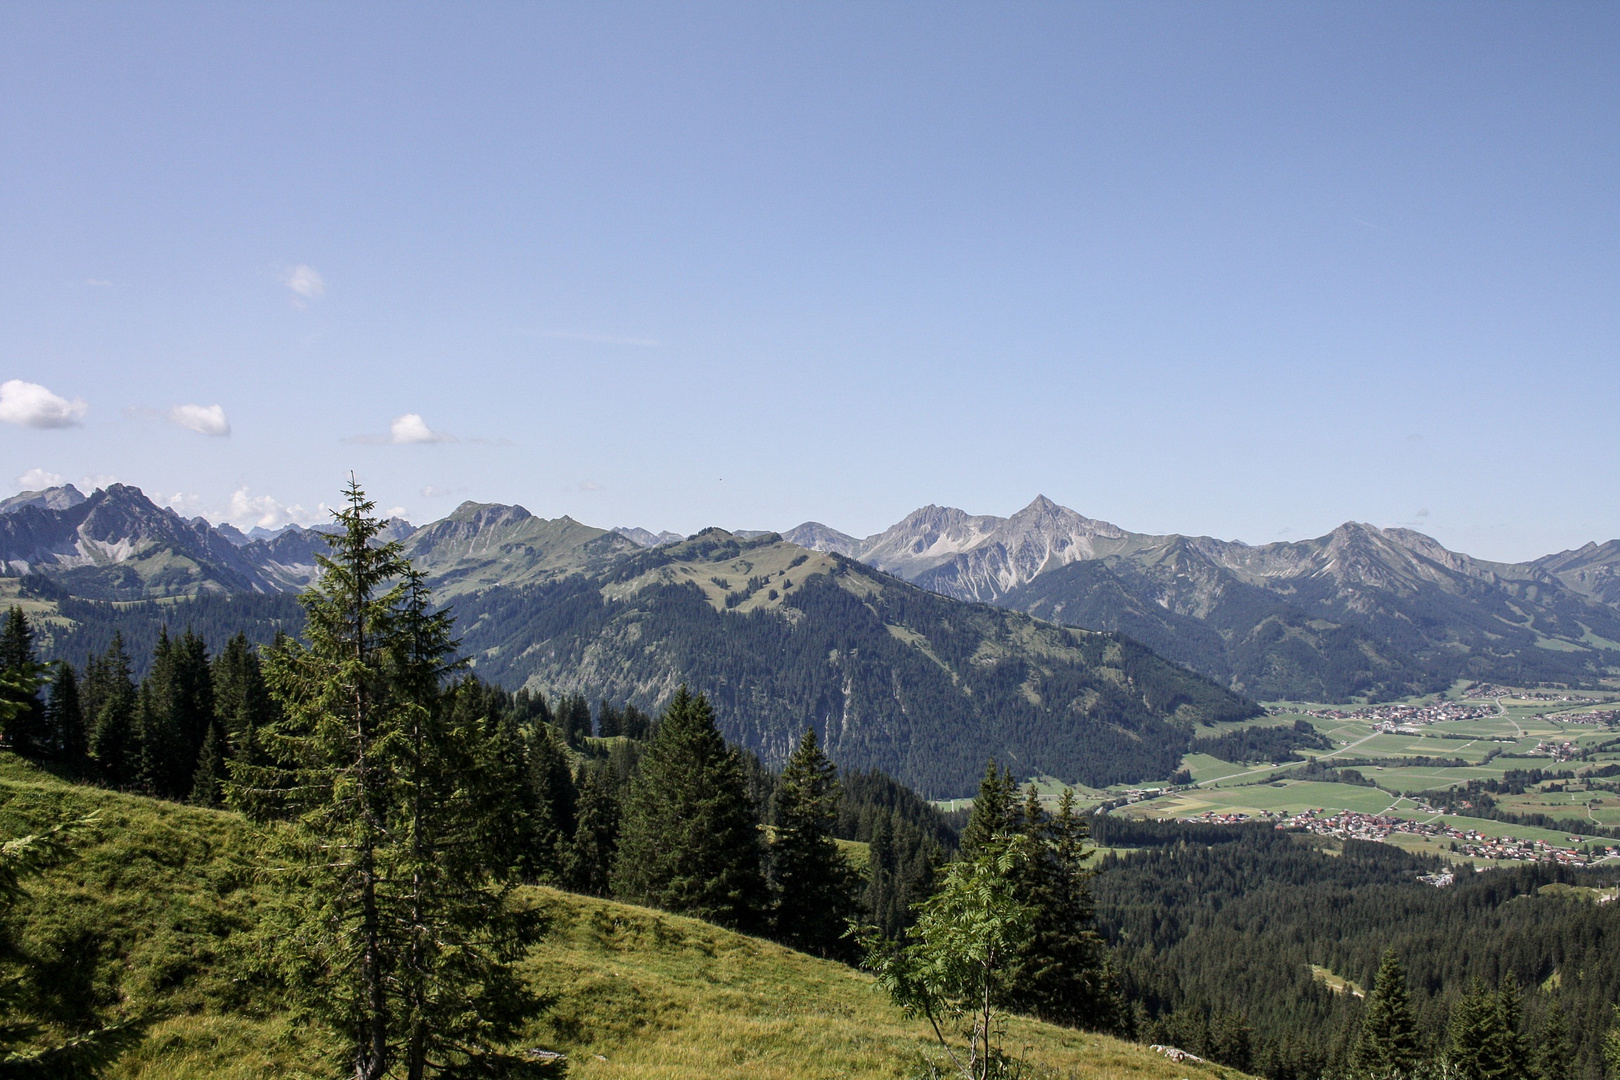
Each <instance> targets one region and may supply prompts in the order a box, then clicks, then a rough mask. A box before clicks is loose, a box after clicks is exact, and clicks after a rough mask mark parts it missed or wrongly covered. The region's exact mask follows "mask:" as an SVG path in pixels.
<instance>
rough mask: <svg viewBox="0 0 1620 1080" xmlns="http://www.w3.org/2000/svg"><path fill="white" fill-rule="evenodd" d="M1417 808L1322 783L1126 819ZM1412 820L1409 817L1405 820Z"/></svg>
mask: <svg viewBox="0 0 1620 1080" xmlns="http://www.w3.org/2000/svg"><path fill="white" fill-rule="evenodd" d="M1394 804H1399V805H1403V806H1406V807H1408V808H1412V807H1415V804H1414V803H1412V802H1411V801H1410V800H1406V799H1400V798H1398V797H1396V796H1393V795H1391V794H1390V793H1389V792H1387V791H1380V790H1379V789H1378V788H1374V787H1360V786H1357V785H1354V784H1332V783H1324V782H1322V781H1317V780H1279V781H1275V782H1273V783H1269V784H1247V785H1243V786H1241V787H1227V788H1198V789H1196V790H1190V791H1182V792H1177V793H1176V794H1174V795H1168V796H1164V797H1162V798H1158V799H1152V800H1150V801H1146V802H1141V803H1137V804H1136V805H1134V806H1132V807H1129V808H1128V810H1126V811H1121V813H1126V812H1128V813H1130V814H1132V815H1135V816H1142V817H1156V818H1183V817H1199V816H1201V815H1202V814H1204V813H1205V812H1206V811H1210V810H1213V811H1214V812H1215V813H1217V814H1233V813H1236V814H1249V815H1251V816H1253V815H1258V814H1261V813H1265V812H1272V813H1281V814H1288V815H1291V814H1297V813H1300V812H1302V811H1305V810H1326V811H1327V812H1328V813H1329V814H1332V813H1335V812H1337V811H1339V810H1353V811H1355V812H1357V813H1361V814H1382V813H1386V812H1390V810H1389V808H1390V806H1391V805H1394ZM1402 816H1410V815H1402Z"/></svg>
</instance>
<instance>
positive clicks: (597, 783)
mask: <svg viewBox="0 0 1620 1080" xmlns="http://www.w3.org/2000/svg"><path fill="white" fill-rule="evenodd" d="M575 784H576V786H577V787H578V789H579V813H578V824H577V825H575V826H574V840H573V844H572V845H571V846H570V848H569V858H568V875H567V876H568V882H569V888H571V889H573V890H575V891H576V892H583V893H590V894H591V895H592V896H606V895H607V894H608V891H609V881H610V875H611V874H612V871H613V852H614V850H615V849H616V848H617V847H618V845H619V818H620V813H619V796H618V792H617V791H616V790H615V789H614V784H613V772H612V766H611V765H609V763H608V762H605V761H599V762H597V763H595V764H594V765H591V766H589V767H588V768H584V769H581V770H580V773H579V776H578V777H577V778H576V781H575Z"/></svg>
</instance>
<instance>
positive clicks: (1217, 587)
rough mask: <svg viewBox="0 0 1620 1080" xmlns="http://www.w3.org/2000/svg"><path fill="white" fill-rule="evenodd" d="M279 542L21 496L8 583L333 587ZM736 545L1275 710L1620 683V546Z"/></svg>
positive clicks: (129, 509) (485, 538)
mask: <svg viewBox="0 0 1620 1080" xmlns="http://www.w3.org/2000/svg"><path fill="white" fill-rule="evenodd" d="M257 532H258V533H259V535H253V534H244V533H242V532H240V531H238V530H236V529H234V528H231V527H230V526H219V527H216V526H212V525H210V524H209V523H208V522H206V521H204V520H203V519H201V518H193V519H190V520H187V519H184V518H182V517H181V516H180V515H179V514H177V513H175V512H174V511H172V510H167V509H163V508H160V507H157V506H155V505H153V504H152V503H151V502H150V500H147V499H146V498H145V496H144V495H142V494H141V493H140V492H139V491H138V490H137V489H134V488H130V487H125V486H121V485H114V486H112V487H110V488H108V489H106V490H105V491H97V492H95V493H94V494H92V495H91V496H89V497H86V496H84V495H83V494H82V493H80V492H78V491H77V490H76V489H73V488H71V487H66V488H54V489H51V490H49V491H44V492H24V493H22V494H19V495H17V496H14V497H13V498H11V499H8V500H6V501H5V502H4V503H0V561H3V562H4V564H5V567H4V573H5V574H6V575H10V576H22V575H29V574H32V575H36V576H39V577H43V578H45V579H48V580H50V581H53V582H55V583H57V584H58V585H59V586H61V587H63V588H65V589H66V590H67V591H68V592H69V593H71V594H72V595H74V596H79V597H84V598H90V599H100V600H135V599H143V598H151V597H158V596H175V595H192V594H196V593H208V592H216V593H239V592H261V593H265V592H278V591H285V590H294V589H298V588H301V587H302V586H303V585H305V584H307V583H308V582H309V581H310V580H311V579H312V577H313V574H314V572H315V563H314V559H315V555H316V553H317V552H318V551H320V550H321V549H322V548H323V547H324V542H323V541H322V540H321V538H320V535H319V533H318V531H315V530H310V529H301V528H297V527H292V528H288V529H284V530H281V531H279V532H276V533H274V534H267V533H264V532H263V531H262V530H258V531H257ZM390 535H391V536H394V537H397V538H400V539H402V540H403V541H404V542H405V544H406V548H407V551H409V552H410V554H411V555H412V557H413V558H415V559H417V560H418V562H419V563H420V564H421V565H423V566H424V568H425V569H427V570H428V571H429V576H430V580H432V581H433V582H434V585H435V588H436V589H437V590H438V591H439V593H440V595H443V596H445V597H446V598H451V597H463V596H472V595H476V594H481V593H482V592H484V591H487V590H490V589H495V588H498V587H500V588H515V587H527V586H531V585H537V584H541V583H545V582H550V581H554V580H556V579H558V578H559V577H562V576H566V575H568V574H572V573H586V572H587V570H588V569H589V568H596V569H600V568H601V567H603V566H605V565H606V564H607V563H609V562H611V561H613V560H616V559H623V558H626V557H628V556H631V555H634V554H637V553H656V552H660V551H663V550H664V549H665V548H667V547H670V546H672V545H678V544H679V543H681V542H684V541H683V540H682V538H678V537H676V536H675V535H674V534H673V533H668V532H664V533H654V532H651V531H650V530H646V529H639V528H627V527H620V528H618V529H615V530H612V531H608V530H603V529H598V528H595V527H592V526H588V525H584V524H582V523H579V522H575V521H573V520H572V519H570V518H566V517H565V518H560V519H556V520H555V521H548V520H546V519H543V518H538V517H535V516H533V515H531V514H529V512H528V511H527V510H524V509H523V508H522V507H505V506H499V505H493V504H490V505H484V504H473V503H469V504H465V505H464V506H463V507H461V508H460V509H458V510H457V511H456V512H455V513H454V514H452V515H451V516H450V517H448V518H445V519H443V520H442V521H439V522H434V523H431V524H429V525H425V526H421V527H415V526H412V525H410V524H409V523H407V522H403V521H397V522H395V523H393V526H392V527H391V529H390ZM728 535H730V536H732V537H734V538H735V539H737V540H739V541H752V540H757V539H761V538H764V537H772V538H773V540H772V542H780V543H783V544H787V545H792V546H796V547H797V548H801V549H804V550H805V551H806V552H822V553H828V554H832V555H837V556H841V557H845V558H848V559H851V560H855V561H857V562H859V563H862V564H865V565H866V566H869V567H872V568H873V569H874V570H876V571H881V572H882V573H884V574H890V575H893V576H894V577H895V578H898V579H901V580H903V581H906V582H909V583H911V584H912V585H915V586H917V587H918V588H921V589H923V590H926V591H928V592H931V593H935V594H938V595H941V596H944V597H948V598H951V599H953V600H957V601H962V602H969V603H985V604H991V605H995V606H997V607H1002V608H1008V609H1013V610H1017V611H1020V612H1024V613H1027V614H1029V615H1033V616H1035V617H1037V618H1040V619H1043V620H1047V621H1050V622H1055V623H1059V624H1063V625H1068V626H1075V627H1080V628H1084V629H1091V630H1104V631H1116V632H1119V633H1123V634H1125V635H1127V636H1128V637H1130V638H1133V639H1135V640H1136V641H1139V642H1141V643H1143V644H1144V645H1146V646H1148V647H1149V648H1150V649H1152V650H1153V651H1155V652H1157V653H1159V654H1160V655H1162V656H1164V657H1166V658H1169V659H1171V660H1174V661H1177V662H1179V663H1181V664H1184V665H1186V666H1187V667H1190V668H1192V669H1193V670H1194V671H1197V672H1199V673H1201V674H1203V675H1206V676H1208V677H1209V678H1211V679H1213V680H1215V681H1216V682H1218V683H1220V684H1222V685H1224V686H1226V687H1228V688H1230V689H1232V690H1235V691H1237V692H1238V693H1241V694H1243V695H1246V696H1248V697H1251V698H1255V699H1260V700H1271V699H1294V700H1317V701H1345V700H1350V699H1353V698H1388V697H1396V696H1403V695H1406V694H1409V693H1414V692H1426V691H1431V690H1435V689H1439V688H1441V687H1444V686H1446V685H1449V684H1450V683H1451V682H1452V681H1454V680H1455V679H1458V678H1473V679H1483V680H1488V681H1495V682H1505V683H1534V682H1553V683H1563V684H1571V685H1588V686H1589V685H1595V684H1597V683H1598V681H1599V680H1602V679H1605V678H1608V677H1612V676H1615V675H1617V674H1620V574H1617V565H1620V542H1617V541H1610V542H1608V543H1605V544H1602V545H1599V544H1595V543H1593V544H1588V545H1586V546H1585V547H1583V548H1580V549H1578V550H1574V551H1566V552H1560V553H1558V554H1555V555H1549V556H1546V557H1544V558H1541V559H1536V560H1534V561H1531V562H1527V563H1497V562H1489V561H1485V560H1479V559H1474V558H1472V557H1470V556H1467V555H1463V554H1459V553H1456V552H1452V551H1448V550H1447V549H1445V548H1444V547H1442V546H1441V545H1440V544H1439V543H1438V542H1437V541H1435V540H1433V539H1432V538H1430V537H1427V536H1424V535H1423V534H1421V533H1417V532H1413V531H1411V530H1408V529H1398V528H1387V529H1386V528H1378V527H1375V526H1372V525H1366V524H1359V523H1355V522H1347V523H1346V524H1344V525H1342V526H1340V527H1339V528H1337V529H1335V530H1333V531H1332V532H1331V533H1329V534H1327V535H1326V536H1322V537H1318V538H1315V539H1311V540H1301V541H1293V542H1287V543H1273V544H1264V545H1248V544H1243V543H1239V542H1235V541H1223V540H1216V539H1213V538H1210V537H1194V536H1183V535H1178V534H1170V535H1152V534H1146V533H1133V532H1130V531H1128V530H1126V529H1122V528H1120V527H1118V526H1116V525H1113V524H1110V523H1108V522H1104V521H1099V520H1096V519H1093V518H1088V517H1085V516H1084V515H1082V514H1079V513H1076V512H1075V511H1073V510H1070V509H1068V508H1066V507H1063V506H1059V505H1057V504H1056V503H1054V502H1052V501H1051V500H1049V499H1046V498H1044V497H1042V498H1037V499H1035V500H1034V501H1033V502H1031V503H1030V504H1029V505H1028V506H1027V507H1025V508H1024V509H1022V510H1020V511H1018V512H1017V513H1016V514H1013V515H1012V516H1010V517H1006V518H1002V517H997V516H994V515H973V514H969V513H966V512H965V511H962V510H958V509H955V508H951V507H940V506H926V507H923V508H921V509H919V510H917V511H915V512H913V513H911V514H909V515H907V516H906V517H905V518H904V519H903V520H901V521H899V522H897V523H896V524H895V525H893V526H891V527H890V528H888V529H885V530H884V531H882V532H880V533H877V534H874V535H872V536H868V537H865V538H857V537H854V536H850V535H849V534H847V533H843V532H840V531H838V530H836V529H833V528H830V527H828V526H826V525H824V524H821V523H818V522H813V521H812V522H806V523H804V524H802V525H800V526H798V527H796V528H794V529H790V530H788V531H787V532H785V533H783V534H781V536H780V539H779V541H778V540H776V539H774V538H775V536H776V534H768V533H760V532H752V531H737V532H733V533H729V534H728ZM590 572H595V570H591V571H590ZM718 576H722V577H724V576H726V575H723V574H722V575H718ZM748 576H750V575H745V577H744V579H745V580H746V578H747V577H748ZM698 584H699V586H700V587H703V586H701V582H699V583H698ZM733 584H734V585H736V586H737V587H739V588H740V587H741V582H737V583H733ZM605 587H606V586H604V588H605ZM724 610H726V611H727V612H729V613H732V614H736V613H738V612H737V611H734V610H733V609H729V608H728V609H724ZM742 610H752V608H744V609H742Z"/></svg>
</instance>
